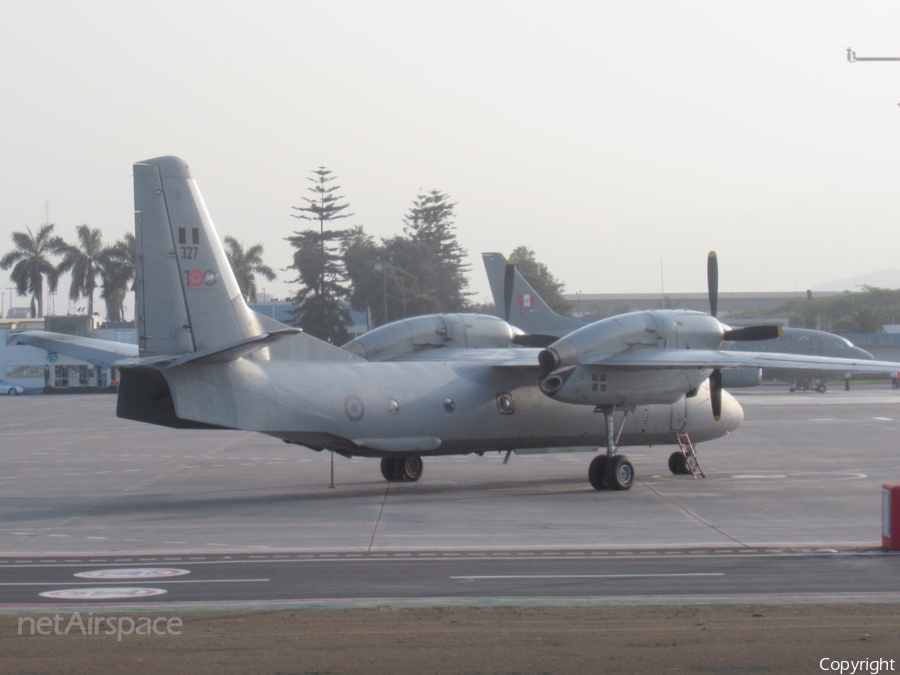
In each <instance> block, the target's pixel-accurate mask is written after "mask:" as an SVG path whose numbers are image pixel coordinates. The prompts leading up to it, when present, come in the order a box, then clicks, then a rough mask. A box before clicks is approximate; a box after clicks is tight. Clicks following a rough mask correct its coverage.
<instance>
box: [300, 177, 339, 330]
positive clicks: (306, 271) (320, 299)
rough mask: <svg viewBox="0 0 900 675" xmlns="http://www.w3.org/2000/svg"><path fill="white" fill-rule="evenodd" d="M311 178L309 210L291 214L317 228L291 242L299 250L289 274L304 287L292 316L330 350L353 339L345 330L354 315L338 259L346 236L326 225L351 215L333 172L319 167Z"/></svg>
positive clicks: (301, 326) (304, 207)
mask: <svg viewBox="0 0 900 675" xmlns="http://www.w3.org/2000/svg"><path fill="white" fill-rule="evenodd" d="M313 174H314V177H313V178H308V179H307V180H309V181H311V182H312V183H313V186H312V187H311V188H309V191H310V192H312V193H313V197H312V198H310V197H304V198H303V200H304V201H305V202H306V206H293V207H291V208H293V209H294V210H295V211H297V212H298V213H294V214H291V215H292V216H293V217H295V218H300V219H302V220H309V221H315V222H318V223H319V231H318V232H317V231H315V230H303V231H302V232H295V233H294V236H292V237H287V241H289V242H290V243H291V245H292V246H294V247H295V248H296V249H297V250H296V251H295V252H294V259H293V264H292V265H291V266H290V268H289V269H294V270H296V271H297V273H298V277H297V279H295V280H294V281H298V282H300V283H301V284H302V286H303V288H301V289H300V290H299V291H297V293H296V294H295V295H294V299H293V304H294V309H293V310H291V314H292V315H293V316H294V322H295V325H297V326H299V327H300V328H302V329H303V330H304V331H306V332H307V333H309V334H310V335H312V336H314V337H317V338H319V339H321V340H326V341H328V342H331V343H332V344H344V343H345V342H347V340H348V339H349V337H350V334H349V332H348V330H347V326H348V325H349V324H350V313H349V312H348V311H347V307H346V304H345V300H346V298H347V296H348V294H349V290H348V288H347V286H346V285H345V283H344V282H345V280H346V270H345V268H344V263H343V259H342V257H341V255H340V253H341V251H340V248H341V244H342V243H343V241H344V239H345V234H346V233H345V232H344V231H343V230H335V229H326V225H331V224H332V223H333V222H334V221H336V220H339V219H342V218H348V217H350V216H352V215H353V214H352V213H345V212H344V211H345V209H347V206H348V205H347V204H342V203H341V201H340V200H342V199H343V197H342V196H339V195H337V194H335V193H336V192H337V190H338V189H339V186H337V185H333V184H332V183H333V181H334V180H335V177H334V176H332V175H331V171H329V170H328V169H326V168H325V167H324V166H320V167H319V168H318V169H315V170H314V171H313Z"/></svg>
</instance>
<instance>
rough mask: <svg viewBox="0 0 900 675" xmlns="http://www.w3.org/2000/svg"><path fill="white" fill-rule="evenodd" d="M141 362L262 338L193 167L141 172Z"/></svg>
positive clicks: (151, 163) (167, 165)
mask: <svg viewBox="0 0 900 675" xmlns="http://www.w3.org/2000/svg"><path fill="white" fill-rule="evenodd" d="M134 211H135V213H134V218H135V241H136V246H137V270H136V279H137V283H136V291H137V299H136V300H137V301H136V308H135V309H136V311H135V315H136V316H135V318H136V319H137V326H138V335H139V339H140V342H139V346H140V350H141V356H154V355H159V354H184V353H188V352H195V351H198V350H203V349H210V348H214V347H218V346H221V345H224V344H229V343H232V342H237V341H239V340H243V339H246V338H249V337H253V336H255V335H260V334H262V333H263V330H262V328H261V326H260V325H259V323H258V321H256V319H255V317H254V316H253V314H252V312H251V311H250V309H249V308H248V307H247V305H246V303H245V302H244V298H243V296H241V292H240V289H239V288H238V284H237V280H236V279H235V277H234V274H233V273H232V271H231V266H230V265H229V264H228V258H227V257H226V255H225V249H223V248H222V243H221V241H220V240H219V236H218V234H217V233H216V230H215V227H214V226H213V223H212V219H211V218H210V216H209V213H208V212H207V210H206V205H205V204H204V203H203V197H201V195H200V191H199V189H198V188H197V182H196V181H195V180H194V177H193V176H192V175H191V170H190V168H189V167H188V165H187V163H185V162H184V161H183V160H181V159H179V158H177V157H157V158H156V159H150V160H147V161H145V162H138V163H137V164H135V165H134Z"/></svg>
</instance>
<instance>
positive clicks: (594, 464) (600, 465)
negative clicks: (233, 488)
mask: <svg viewBox="0 0 900 675" xmlns="http://www.w3.org/2000/svg"><path fill="white" fill-rule="evenodd" d="M606 460H607V457H606V455H597V456H596V457H594V459H592V460H591V465H590V467H588V480H589V481H591V487H593V488H594V489H595V490H605V489H606V481H605V478H604V476H605V474H606Z"/></svg>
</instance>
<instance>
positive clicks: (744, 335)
mask: <svg viewBox="0 0 900 675" xmlns="http://www.w3.org/2000/svg"><path fill="white" fill-rule="evenodd" d="M782 335H784V330H782V328H781V326H766V325H761V326H747V327H745V328H732V329H731V330H726V331H725V333H724V335H722V339H723V340H726V341H727V342H751V341H753V340H774V339H775V338H779V337H781V336H782Z"/></svg>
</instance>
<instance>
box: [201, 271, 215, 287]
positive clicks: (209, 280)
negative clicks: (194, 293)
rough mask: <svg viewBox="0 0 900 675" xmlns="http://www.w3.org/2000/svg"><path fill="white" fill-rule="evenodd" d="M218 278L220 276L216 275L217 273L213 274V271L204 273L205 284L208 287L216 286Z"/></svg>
mask: <svg viewBox="0 0 900 675" xmlns="http://www.w3.org/2000/svg"><path fill="white" fill-rule="evenodd" d="M218 278H219V275H218V274H216V273H215V272H213V271H212V270H206V272H204V273H203V283H204V284H206V285H207V286H212V285H213V284H215V283H216V279H218Z"/></svg>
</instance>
